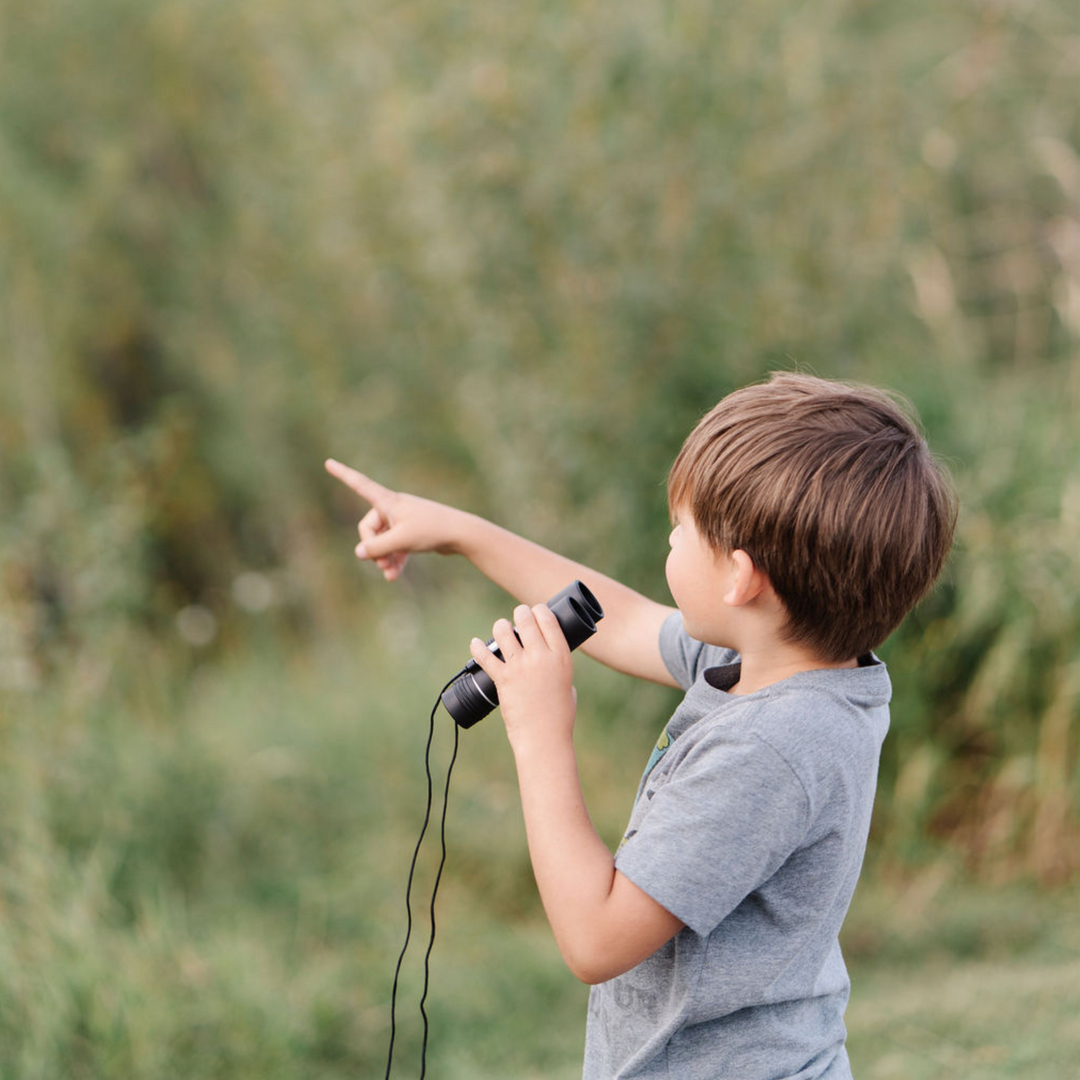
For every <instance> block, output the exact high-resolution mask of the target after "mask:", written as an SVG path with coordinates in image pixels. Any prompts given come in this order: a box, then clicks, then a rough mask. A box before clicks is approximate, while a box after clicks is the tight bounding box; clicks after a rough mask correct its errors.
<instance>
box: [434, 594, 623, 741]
mask: <svg viewBox="0 0 1080 1080" xmlns="http://www.w3.org/2000/svg"><path fill="white" fill-rule="evenodd" d="M547 606H548V607H549V608H551V610H552V612H553V614H554V615H555V618H556V619H558V621H559V628H560V629H561V630H562V632H563V637H565V638H566V643H567V645H569V646H570V648H571V649H576V648H577V647H578V646H579V645H580V644H581V643H582V642H583V641H586V640H588V639H589V638H591V637H592V636H593V634H595V633H596V624H597V623H598V622H599V621H600V620H601V619H602V618H603V617H604V609H603V608H602V607H601V606H600V603H599V601H598V600H597V599H596V597H595V596H593V594H592V593H591V592H590V591H589V590H588V589H587V588H586V587H585V586H584V585H583V584H582V583H581V582H580V581H575V582H573V583H572V584H570V585H567V586H566V588H565V589H563V591H562V592H561V593H558V594H557V595H556V596H553V597H552V598H551V599H550V600H549V601H548V602H547ZM516 633H517V631H515V634H516ZM519 640H520V639H519ZM487 644H488V648H489V649H491V651H492V652H493V653H494V654H495V655H496V656H498V657H501V656H502V654H501V653H500V652H499V647H498V646H497V645H496V644H495V643H494V639H492V640H491V641H489V642H488V643H487ZM442 703H443V704H444V705H445V706H446V711H447V712H448V713H449V714H450V715H451V716H452V717H453V718H454V720H455V721H456V722H457V725H458V727H463V728H470V727H472V726H473V724H475V723H476V722H477V721H478V720H483V719H484V717H485V716H487V714H488V713H489V712H491V710H492V709H494V708H495V706H496V705H498V704H499V693H498V691H497V690H496V689H495V684H494V683H493V682H492V681H491V679H490V677H489V676H488V674H487V672H485V671H484V670H483V668H481V667H480V665H479V664H478V663H477V662H476V661H475V660H470V661H469V662H468V663H467V664H466V665H465V666H464V667H463V668H462V669H461V673H460V674H459V675H458V676H456V677H455V679H454V681H453V682H452V683H451V684H450V685H449V686H448V687H447V688H446V689H445V690H444V691H443V694H442Z"/></svg>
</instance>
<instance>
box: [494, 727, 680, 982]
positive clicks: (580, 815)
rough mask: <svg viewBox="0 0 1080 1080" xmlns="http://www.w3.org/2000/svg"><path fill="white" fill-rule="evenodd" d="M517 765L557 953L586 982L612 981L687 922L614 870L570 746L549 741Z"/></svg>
mask: <svg viewBox="0 0 1080 1080" xmlns="http://www.w3.org/2000/svg"><path fill="white" fill-rule="evenodd" d="M515 760H516V763H517V773H518V784H519V786H520V789H521V805H522V811H523V813H524V816H525V833H526V836H527V838H528V843H529V857H530V859H531V861H532V866H533V873H534V875H535V876H536V884H537V888H538V889H539V891H540V898H541V900H542V901H543V904H544V911H545V912H546V914H547V917H548V922H549V923H550V924H551V929H552V931H553V932H554V934H555V941H556V943H557V944H558V946H559V951H560V952H561V953H562V956H563V959H564V960H565V961H566V965H567V967H569V968H570V970H571V972H573V974H574V975H576V976H577V978H579V979H581V981H582V982H586V983H590V984H593V983H600V982H606V981H607V980H608V979H613V978H615V977H616V976H617V975H621V974H623V973H624V972H626V971H629V970H630V969H631V968H632V967H635V966H636V965H637V964H639V963H641V961H642V960H644V959H646V958H647V957H649V956H651V955H652V954H653V953H654V952H656V950H657V949H659V948H660V946H661V945H663V944H664V943H665V942H667V941H669V940H670V939H671V938H672V937H674V936H675V935H676V934H677V933H678V932H679V931H680V930H681V929H682V928H683V923H682V922H681V921H680V920H679V919H677V918H676V917H675V916H674V915H672V914H671V912H669V911H668V910H667V909H666V908H664V907H662V906H661V905H660V904H658V903H657V902H656V901H655V900H653V899H652V897H651V896H649V895H648V894H647V893H645V892H644V891H642V890H641V889H639V888H638V887H637V886H636V885H635V884H634V883H633V882H632V881H631V880H630V879H629V878H627V877H625V876H624V875H623V874H621V873H620V872H619V871H618V870H616V869H615V860H614V858H613V857H612V855H611V852H610V851H608V849H607V847H606V845H605V844H604V842H603V841H602V840H601V839H600V837H599V836H598V835H597V833H596V830H595V829H594V828H593V826H592V822H591V821H590V820H589V815H588V811H587V810H586V809H585V802H584V799H583V797H582V794H581V785H580V783H579V781H578V774H577V763H576V759H575V756H574V749H573V745H572V744H570V743H569V742H566V743H555V742H549V743H547V744H546V745H544V746H542V747H535V748H533V750H531V751H525V752H519V753H516V754H515Z"/></svg>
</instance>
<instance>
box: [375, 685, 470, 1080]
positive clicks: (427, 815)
mask: <svg viewBox="0 0 1080 1080" xmlns="http://www.w3.org/2000/svg"><path fill="white" fill-rule="evenodd" d="M460 674H461V672H458V674H457V675H455V676H454V678H453V679H450V681H449V682H447V683H446V686H444V687H443V688H442V690H440V691H439V696H438V697H437V698H436V699H435V704H434V705H433V706H432V709H431V718H430V720H429V722H428V737H427V745H426V746H425V747H424V775H425V776H426V777H427V806H426V808H425V810H424V823H423V824H422V825H421V826H420V835H419V836H418V837H417V840H416V847H415V848H414V849H413V854H412V861H411V862H410V863H409V878H408V881H407V882H406V885H405V918H406V925H405V942H404V944H403V945H402V946H401V952H400V953H399V954H398V959H397V967H395V968H394V985H393V988H392V989H391V991H390V1049H389V1051H388V1053H387V1055H386V1077H385V1080H390V1070H391V1068H392V1067H393V1064H394V1037H395V1035H396V1034H397V1020H396V1009H397V990H398V978H399V976H400V975H401V964H402V961H403V960H404V959H405V952H406V950H407V949H408V948H409V939H410V937H411V936H412V903H411V898H412V883H413V875H414V874H415V873H416V861H417V859H418V858H419V857H420V845H421V844H423V842H424V835H425V834H426V833H427V827H428V823H429V822H430V821H431V796H432V783H431V744H432V741H433V740H434V738H435V713H437V712H438V711H439V702H440V701H441V700H442V695H443V692H444V691H445V690H446V688H447V687H448V686H449V685H450V683H452V682H453V681H454V679H456V678H457V677H458V675H460ZM457 748H458V726H457V724H454V756H453V757H452V758H451V759H450V768H449V769H447V771H446V790H445V792H444V794H443V812H442V862H440V863H439V877H441V876H442V867H443V863H444V862H445V861H446V797H447V795H449V792H450V772H451V770H452V769H453V768H454V760H455V759H456V758H457ZM438 888H439V878H438V877H437V878H436V879H435V889H434V891H433V892H432V895H431V938H430V939H429V941H428V949H427V955H425V957H424V996H425V997H426V996H427V984H428V957H429V956H430V955H431V946H432V943H433V942H434V940H435V893H436V892H437V891H438ZM420 1012H421V1014H422V1015H423V1017H424V1043H423V1059H426V1057H427V1039H428V1021H427V1014H426V1013H424V1006H423V1002H422V1001H421V1004H420ZM423 1059H422V1060H423ZM424 1068H425V1066H424V1065H423V1064H422V1065H421V1073H420V1076H421V1080H423V1075H424V1074H423V1069H424Z"/></svg>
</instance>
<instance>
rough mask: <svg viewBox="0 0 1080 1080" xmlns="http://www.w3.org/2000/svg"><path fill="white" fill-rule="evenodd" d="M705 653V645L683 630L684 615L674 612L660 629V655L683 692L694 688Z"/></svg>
mask: <svg viewBox="0 0 1080 1080" xmlns="http://www.w3.org/2000/svg"><path fill="white" fill-rule="evenodd" d="M704 651H705V645H704V644H703V643H702V642H700V641H696V640H695V639H694V638H692V637H691V636H690V635H689V634H688V633H687V632H686V631H685V630H684V629H683V621H682V613H681V612H679V611H673V612H672V613H671V614H670V615H669V616H668V617H667V618H666V619H665V620H664V623H663V625H662V626H661V627H660V655H661V657H663V660H664V663H665V664H666V665H667V669H668V671H670V672H671V677H672V678H673V679H674V680H675V682H676V683H678V685H679V686H680V687H681V688H682V689H683V690H689V689H690V687H691V686H693V684H694V680H695V679H696V678H697V675H698V669H699V668H700V667H701V663H702V656H703V654H704Z"/></svg>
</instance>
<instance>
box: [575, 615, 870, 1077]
mask: <svg viewBox="0 0 1080 1080" xmlns="http://www.w3.org/2000/svg"><path fill="white" fill-rule="evenodd" d="M660 649H661V653H662V655H663V657H664V661H665V663H666V664H667V666H668V669H669V670H670V671H671V674H672V675H673V676H674V678H675V679H676V681H677V682H678V683H679V685H680V686H682V687H683V688H684V689H686V691H687V693H686V696H685V697H684V698H683V701H682V703H681V704H680V705H679V707H678V708H677V709H676V710H675V713H674V715H673V716H672V717H671V719H670V720H669V721H668V724H667V727H666V728H665V730H664V733H663V735H661V737H660V740H659V742H658V744H657V749H656V750H655V751H654V752H653V755H652V757H651V758H650V759H649V764H648V767H647V768H646V772H645V776H644V777H643V778H642V782H641V786H640V789H639V791H638V796H637V800H636V802H635V804H634V809H633V812H632V813H631V816H630V822H629V825H628V826H627V830H626V835H625V837H624V839H623V842H622V844H621V846H620V847H619V851H618V853H617V855H616V857H615V865H616V866H617V867H618V869H619V870H621V871H622V873H623V874H625V875H626V876H627V877H628V878H629V879H630V880H631V881H633V882H634V883H635V884H636V885H637V886H639V887H640V888H641V889H643V890H644V891H645V892H646V893H648V894H649V895H650V896H651V897H652V898H653V899H654V900H656V901H657V902H658V903H660V904H662V905H663V906H664V907H665V908H667V909H668V911H670V912H671V913H672V914H673V915H675V916H677V917H678V918H679V919H681V920H682V921H683V922H684V923H685V924H686V928H685V929H684V930H682V931H681V932H680V933H678V934H677V935H676V936H675V937H674V938H672V940H671V941H669V942H668V943H667V944H666V945H664V946H663V947H662V948H661V949H659V950H658V951H657V952H656V953H654V954H653V955H652V956H650V957H649V958H648V959H647V960H645V961H643V962H642V963H640V964H639V965H638V966H637V967H635V968H633V969H631V970H630V971H628V972H626V973H625V974H624V975H620V976H619V977H618V978H615V979H612V980H610V981H609V982H606V983H602V984H600V985H599V986H594V987H593V989H592V993H591V994H590V996H589V1019H588V1027H587V1031H586V1038H585V1069H584V1078H585V1080H631V1078H633V1080H654V1078H660V1077H663V1078H664V1080H850V1077H851V1070H850V1066H849V1064H848V1059H847V1053H846V1051H845V1050H844V1039H845V1036H846V1031H845V1028H844V1021H843V1014H844V1007H845V1005H846V1004H847V998H848V989H849V986H850V984H849V982H848V976H847V970H846V968H845V967H844V961H843V958H842V957H841V955H840V946H839V943H838V941H837V934H838V932H839V930H840V924H841V923H842V922H843V919H844V915H845V914H846V913H847V909H848V903H849V902H850V900H851V894H852V892H853V891H854V889H855V883H856V881H857V880H858V877H859V870H860V868H861V866H862V860H863V853H864V851H865V848H866V836H867V832H868V830H869V827H870V811H871V808H872V805H873V801H874V787H875V784H876V781H877V766H878V756H879V753H880V750H881V743H882V740H883V739H884V737H885V732H886V730H887V728H888V724H889V712H888V701H889V697H890V685H889V676H888V674H887V673H886V670H885V665H884V664H882V663H881V662H880V661H879V660H877V659H876V658H875V657H873V656H872V655H868V656H866V657H863V658H862V659H861V660H860V666H859V667H858V668H850V669H840V670H824V669H823V670H820V671H808V672H802V673H800V674H798V675H793V676H791V677H790V678H787V679H784V680H782V681H781V682H778V683H774V684H773V685H771V686H768V687H766V688H765V689H763V690H759V691H757V692H756V693H753V694H746V695H736V694H729V693H727V688H729V687H731V686H733V685H734V684H735V682H736V681H737V680H738V678H739V665H738V656H737V655H736V654H735V653H733V652H731V651H730V650H727V649H720V648H717V647H716V646H711V645H703V644H702V643H701V642H699V641H695V640H694V639H692V638H690V637H688V636H687V634H686V632H685V630H684V629H683V626H682V619H681V617H680V616H679V615H678V613H675V614H673V615H672V616H671V618H670V619H668V621H667V622H666V623H665V624H664V627H663V629H662V630H661V633H660Z"/></svg>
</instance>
